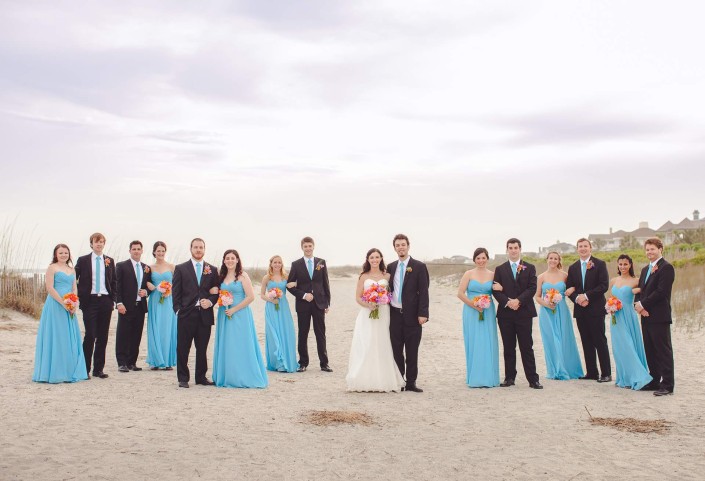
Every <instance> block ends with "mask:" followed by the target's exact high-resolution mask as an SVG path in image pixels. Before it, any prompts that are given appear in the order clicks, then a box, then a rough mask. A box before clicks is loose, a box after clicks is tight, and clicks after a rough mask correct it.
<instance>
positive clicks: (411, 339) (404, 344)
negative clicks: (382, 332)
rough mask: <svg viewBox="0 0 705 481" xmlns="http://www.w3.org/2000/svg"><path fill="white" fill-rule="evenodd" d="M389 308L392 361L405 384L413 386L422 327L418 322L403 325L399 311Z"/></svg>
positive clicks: (417, 366) (417, 373)
mask: <svg viewBox="0 0 705 481" xmlns="http://www.w3.org/2000/svg"><path fill="white" fill-rule="evenodd" d="M389 307H390V310H389V339H390V340H391V342H392V353H393V354H394V361H395V362H396V363H397V367H398V368H399V372H400V373H401V375H402V377H404V379H406V383H407V384H408V385H413V384H416V378H417V377H418V375H419V346H420V345H421V336H422V334H423V327H421V324H419V323H418V322H416V323H405V322H404V316H403V315H402V312H401V310H400V309H398V308H396V307H393V306H389ZM417 319H418V318H417ZM404 354H406V359H404Z"/></svg>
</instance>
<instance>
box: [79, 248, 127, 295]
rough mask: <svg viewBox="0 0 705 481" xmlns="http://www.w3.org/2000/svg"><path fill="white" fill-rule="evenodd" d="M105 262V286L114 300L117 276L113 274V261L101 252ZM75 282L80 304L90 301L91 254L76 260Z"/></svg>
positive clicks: (91, 280) (91, 286)
mask: <svg viewBox="0 0 705 481" xmlns="http://www.w3.org/2000/svg"><path fill="white" fill-rule="evenodd" d="M103 262H104V263H105V288H106V289H107V291H108V295H109V296H110V298H111V299H112V301H113V302H115V300H116V293H117V276H116V275H115V261H114V260H113V258H112V257H108V256H107V255H105V254H103ZM74 269H75V270H76V284H77V290H78V300H79V301H80V303H81V304H82V305H88V304H90V302H91V290H92V289H93V263H92V262H91V254H86V255H85V256H81V257H79V258H78V259H77V260H76V266H75V267H74Z"/></svg>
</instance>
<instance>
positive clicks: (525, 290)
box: [492, 260, 536, 321]
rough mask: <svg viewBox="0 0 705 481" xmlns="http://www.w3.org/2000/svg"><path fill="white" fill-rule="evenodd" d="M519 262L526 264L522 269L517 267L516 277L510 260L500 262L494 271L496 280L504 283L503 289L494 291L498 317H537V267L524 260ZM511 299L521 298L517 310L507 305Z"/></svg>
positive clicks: (520, 318) (521, 318)
mask: <svg viewBox="0 0 705 481" xmlns="http://www.w3.org/2000/svg"><path fill="white" fill-rule="evenodd" d="M519 264H520V265H522V266H524V267H522V269H521V271H520V270H519V268H518V267H517V277H516V279H514V274H513V273H512V266H511V264H510V262H509V261H507V262H505V263H503V264H500V265H498V266H497V268H496V269H495V271H494V282H499V283H500V284H501V285H502V290H501V291H492V295H494V298H495V299H497V303H498V304H499V305H498V306H497V317H498V318H500V319H508V320H515V321H517V320H523V319H531V318H533V317H536V305H535V304H534V295H535V294H536V267H534V265H533V264H529V263H528V262H525V261H523V260H520V261H519ZM509 299H519V309H517V310H516V311H515V310H513V309H510V308H508V307H507V302H509Z"/></svg>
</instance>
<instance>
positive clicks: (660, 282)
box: [635, 258, 676, 324]
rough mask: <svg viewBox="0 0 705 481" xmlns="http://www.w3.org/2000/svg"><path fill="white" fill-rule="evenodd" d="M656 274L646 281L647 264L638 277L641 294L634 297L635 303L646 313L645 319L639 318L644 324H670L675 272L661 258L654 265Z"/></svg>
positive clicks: (653, 273) (652, 273)
mask: <svg viewBox="0 0 705 481" xmlns="http://www.w3.org/2000/svg"><path fill="white" fill-rule="evenodd" d="M656 267H657V269H656V272H653V271H652V272H651V275H650V276H649V280H648V281H646V282H644V279H646V273H647V272H648V270H649V266H648V264H647V265H646V266H645V267H644V268H643V269H642V270H641V275H640V276H639V288H640V289H641V292H640V293H639V294H638V295H637V296H636V298H635V301H639V302H641V305H642V307H643V308H644V309H646V312H648V313H649V315H648V316H647V317H643V316H642V318H641V322H642V323H644V324H660V323H666V324H671V323H672V322H673V319H672V318H671V290H672V288H673V281H675V279H676V271H675V269H674V268H673V266H672V265H671V264H670V263H669V262H667V261H666V259H664V258H661V260H660V261H658V263H657V264H656Z"/></svg>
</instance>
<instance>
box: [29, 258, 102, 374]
mask: <svg viewBox="0 0 705 481" xmlns="http://www.w3.org/2000/svg"><path fill="white" fill-rule="evenodd" d="M70 264H72V261H71V251H70V250H69V248H68V246H67V245H65V244H59V245H57V246H56V247H54V255H53V259H52V262H51V265H49V268H48V269H47V272H46V289H47V292H48V295H47V299H46V302H45V303H44V307H43V308H42V316H41V318H40V319H39V330H38V332H37V347H36V350H35V352H34V374H33V375H32V381H35V382H48V383H60V382H76V381H82V380H84V379H88V372H87V371H86V360H85V357H84V356H83V341H82V339H81V330H80V329H79V327H78V316H77V315H76V314H75V313H73V315H72V313H71V312H70V311H69V308H68V307H66V306H65V305H64V296H65V295H66V294H68V293H70V292H73V293H74V294H76V272H75V271H74V270H73V268H72V267H71V266H70Z"/></svg>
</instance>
